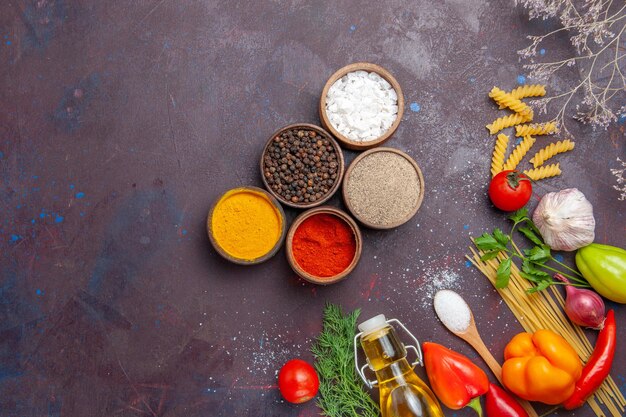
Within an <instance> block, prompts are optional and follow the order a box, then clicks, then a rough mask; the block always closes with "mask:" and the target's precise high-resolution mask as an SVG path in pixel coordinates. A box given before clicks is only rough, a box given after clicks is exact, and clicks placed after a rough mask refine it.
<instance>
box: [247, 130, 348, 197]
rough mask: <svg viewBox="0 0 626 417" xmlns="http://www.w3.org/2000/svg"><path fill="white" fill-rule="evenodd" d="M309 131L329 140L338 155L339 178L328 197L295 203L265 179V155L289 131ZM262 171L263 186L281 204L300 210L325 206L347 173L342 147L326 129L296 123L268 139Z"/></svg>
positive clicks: (264, 150)
mask: <svg viewBox="0 0 626 417" xmlns="http://www.w3.org/2000/svg"><path fill="white" fill-rule="evenodd" d="M298 128H300V129H307V130H314V131H315V132H317V133H319V134H320V135H322V136H324V137H326V138H328V140H329V141H330V143H331V144H332V146H333V149H334V150H335V153H336V154H337V163H338V166H337V178H335V183H334V184H333V186H332V188H331V189H330V190H329V191H328V193H326V195H324V196H322V197H321V198H320V199H319V200H317V201H314V202H312V203H294V202H292V201H291V200H287V199H286V198H284V197H283V196H281V195H280V194H278V193H277V192H275V191H274V190H273V189H272V187H271V186H270V185H269V184H268V182H267V179H266V178H265V175H264V171H265V169H264V168H265V161H264V156H265V153H266V152H267V148H268V147H269V146H270V144H271V143H272V141H273V140H274V138H275V137H276V136H278V135H280V134H282V133H283V132H285V131H287V130H291V129H298ZM259 166H260V169H261V179H262V180H263V185H265V188H267V190H268V191H269V192H270V193H271V194H272V195H273V196H274V197H275V198H276V199H277V200H278V201H280V202H281V203H283V204H285V205H286V206H289V207H294V208H298V209H308V208H311V207H317V206H319V205H321V204H324V203H325V202H326V201H328V199H330V198H331V197H332V196H333V195H334V194H335V192H337V190H338V189H339V185H340V184H341V180H342V178H343V173H344V171H345V162H344V159H343V153H342V151H341V147H340V146H339V144H338V143H337V141H336V140H335V139H334V138H333V137H332V135H331V134H330V133H328V132H327V131H325V130H324V129H322V128H321V127H319V126H316V125H313V124H309V123H294V124H290V125H287V126H285V127H281V128H280V129H278V130H277V131H276V132H274V133H273V134H272V136H270V138H269V139H268V141H267V143H266V144H265V147H264V148H263V152H262V153H261V161H260V164H259Z"/></svg>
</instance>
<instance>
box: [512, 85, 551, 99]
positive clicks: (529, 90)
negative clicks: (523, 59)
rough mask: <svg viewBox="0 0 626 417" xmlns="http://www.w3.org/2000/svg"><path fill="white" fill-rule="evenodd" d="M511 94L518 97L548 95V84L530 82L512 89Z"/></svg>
mask: <svg viewBox="0 0 626 417" xmlns="http://www.w3.org/2000/svg"><path fill="white" fill-rule="evenodd" d="M510 94H511V96H512V97H513V98H516V99H518V100H519V99H522V98H525V97H543V96H545V95H546V86H545V85H540V84H528V85H522V86H520V87H517V88H514V89H513V90H511V93H510Z"/></svg>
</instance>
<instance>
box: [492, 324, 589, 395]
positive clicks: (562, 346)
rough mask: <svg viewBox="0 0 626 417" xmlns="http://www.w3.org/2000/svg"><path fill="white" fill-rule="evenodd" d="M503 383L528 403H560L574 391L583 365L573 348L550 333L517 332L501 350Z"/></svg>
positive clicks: (547, 331) (539, 331)
mask: <svg viewBox="0 0 626 417" xmlns="http://www.w3.org/2000/svg"><path fill="white" fill-rule="evenodd" d="M504 360H505V362H504V365H502V382H503V383H504V386H506V387H507V388H508V389H509V390H510V391H511V392H513V393H514V394H516V395H517V396H518V397H520V398H523V399H525V400H528V401H541V402H542V403H546V404H551V405H555V404H560V403H562V402H563V401H565V400H567V399H568V398H569V397H570V395H572V393H573V392H574V387H575V385H576V381H577V380H578V378H580V374H581V372H582V363H581V362H580V358H579V357H578V355H577V354H576V351H575V350H574V349H573V348H572V346H571V345H570V344H569V343H568V342H567V341H566V340H565V339H564V338H563V337H561V336H559V335H558V334H556V333H554V332H552V331H550V330H537V331H536V332H535V333H534V334H530V333H520V334H518V335H516V336H514V337H513V339H511V341H510V342H509V344H508V345H506V348H505V349H504Z"/></svg>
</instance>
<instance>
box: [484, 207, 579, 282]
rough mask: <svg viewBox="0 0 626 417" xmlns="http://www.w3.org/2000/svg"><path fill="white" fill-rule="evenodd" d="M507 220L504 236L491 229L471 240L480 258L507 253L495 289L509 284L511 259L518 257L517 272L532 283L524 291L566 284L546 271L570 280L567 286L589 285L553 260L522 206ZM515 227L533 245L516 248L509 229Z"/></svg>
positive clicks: (496, 229) (547, 247) (485, 258)
mask: <svg viewBox="0 0 626 417" xmlns="http://www.w3.org/2000/svg"><path fill="white" fill-rule="evenodd" d="M509 219H510V220H511V221H513V226H512V227H511V232H510V233H509V234H508V235H506V234H504V233H503V232H502V230H500V229H498V228H495V229H493V232H492V233H484V234H483V235H482V236H480V237H479V238H476V239H474V244H475V245H476V247H477V248H478V249H480V250H481V251H483V252H484V254H483V255H482V256H481V258H480V259H481V260H483V261H487V260H490V259H495V258H496V257H497V256H498V255H499V254H500V253H501V252H504V253H506V254H507V255H508V256H507V257H506V259H504V260H502V261H501V262H500V265H499V266H498V270H497V278H496V287H497V288H504V287H506V286H507V285H508V284H509V278H510V277H511V263H512V258H518V259H520V260H521V261H522V267H521V271H520V275H521V276H522V277H524V278H526V279H527V280H529V281H531V282H533V283H535V284H536V285H535V286H534V287H532V288H530V289H529V290H528V292H529V293H533V292H537V291H542V290H545V289H546V288H548V287H549V286H550V285H554V284H557V285H566V283H564V282H560V281H554V280H553V279H552V276H551V275H550V273H548V272H546V271H551V272H558V273H560V274H561V275H563V276H565V277H567V278H569V280H570V283H568V284H567V285H573V286H576V287H583V288H591V286H590V285H589V283H588V282H587V281H586V280H585V279H584V278H583V276H582V275H581V274H580V273H579V272H578V271H576V270H575V269H572V268H570V267H569V266H567V265H565V264H564V263H562V262H559V261H557V260H556V259H555V258H554V257H553V256H552V253H551V251H550V247H549V246H548V245H546V244H545V243H544V242H543V240H542V239H541V233H540V232H539V229H537V226H535V224H534V223H533V221H532V219H531V218H530V217H528V210H527V209H526V208H523V209H521V210H518V211H516V212H515V213H513V214H512V215H510V216H509ZM518 226H519V227H518ZM516 228H517V229H518V231H519V232H520V233H522V234H523V235H524V236H526V237H527V238H528V239H529V240H530V241H531V242H532V243H534V244H535V246H533V247H532V248H529V249H524V251H523V252H522V251H520V250H519V249H518V247H517V245H516V244H515V242H514V241H513V232H514V231H515V229H516ZM548 261H552V262H554V263H556V264H558V265H559V266H560V267H561V268H564V269H566V270H567V272H563V271H562V270H559V269H557V268H554V267H552V266H551V265H548V264H547V263H548Z"/></svg>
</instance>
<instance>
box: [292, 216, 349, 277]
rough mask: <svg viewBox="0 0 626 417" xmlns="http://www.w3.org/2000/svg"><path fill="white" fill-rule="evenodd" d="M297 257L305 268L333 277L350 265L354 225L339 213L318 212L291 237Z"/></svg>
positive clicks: (320, 275) (313, 273) (321, 275)
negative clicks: (337, 214)
mask: <svg viewBox="0 0 626 417" xmlns="http://www.w3.org/2000/svg"><path fill="white" fill-rule="evenodd" d="M292 252H293V256H294V259H295V260H296V262H297V263H298V265H299V266H300V268H302V269H303V270H304V271H306V272H308V273H309V274H311V275H313V276H316V277H320V278H327V277H334V276H336V275H338V274H340V273H341V272H343V271H345V270H346V268H348V267H349V266H350V264H351V263H352V260H353V259H354V255H355V253H356V240H355V237H354V232H353V231H352V228H350V226H349V225H348V224H347V223H346V222H345V221H343V220H342V219H340V218H339V217H337V216H334V215H332V214H327V213H320V214H315V215H313V216H311V217H309V218H308V219H306V220H304V221H303V222H302V223H301V224H300V226H298V228H297V229H296V231H295V233H294V235H293V240H292Z"/></svg>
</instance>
